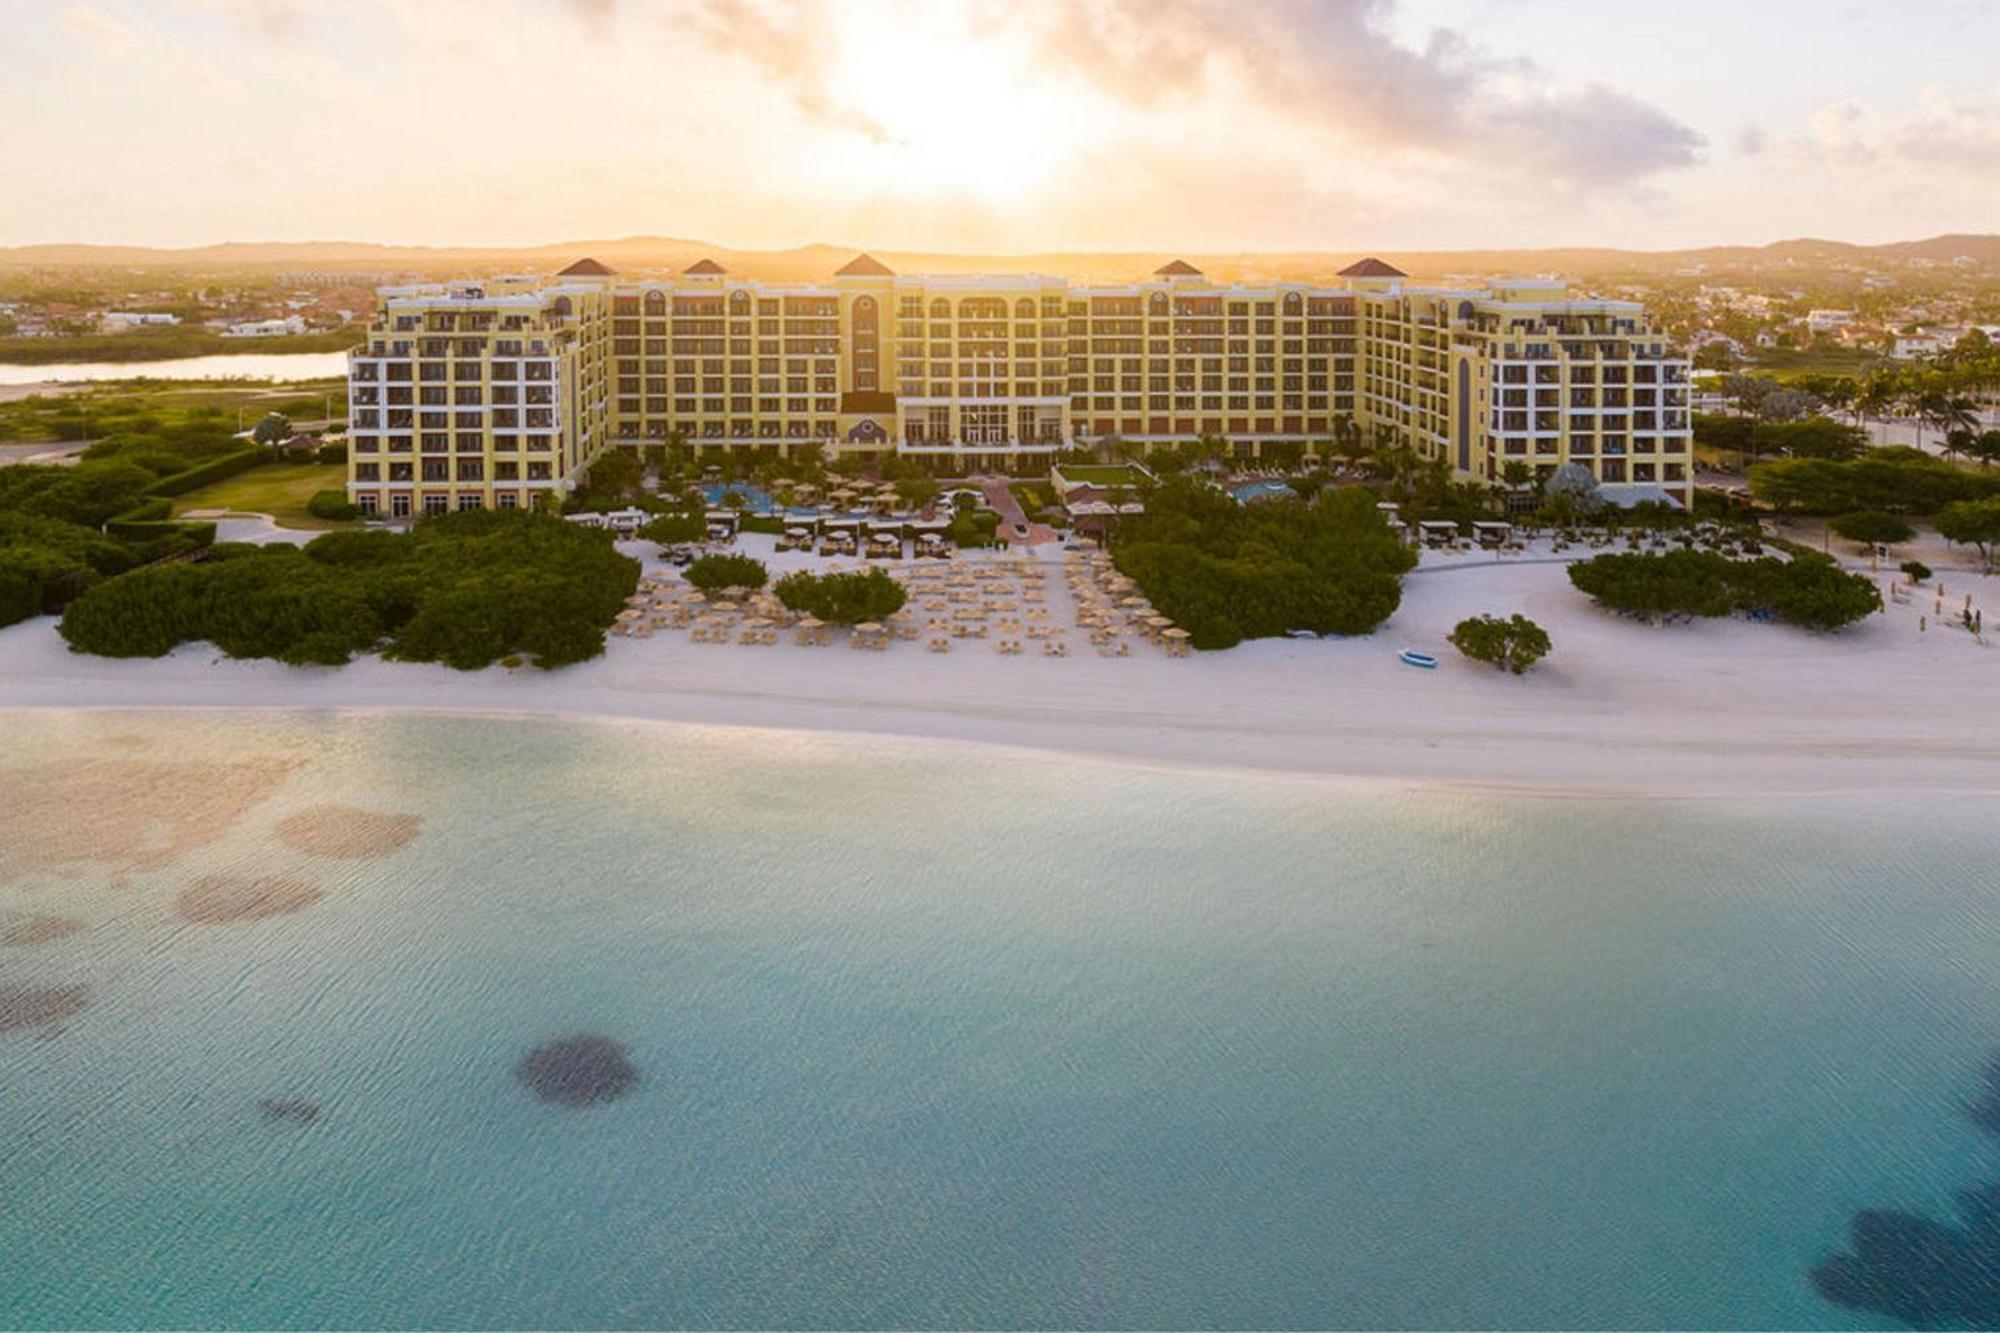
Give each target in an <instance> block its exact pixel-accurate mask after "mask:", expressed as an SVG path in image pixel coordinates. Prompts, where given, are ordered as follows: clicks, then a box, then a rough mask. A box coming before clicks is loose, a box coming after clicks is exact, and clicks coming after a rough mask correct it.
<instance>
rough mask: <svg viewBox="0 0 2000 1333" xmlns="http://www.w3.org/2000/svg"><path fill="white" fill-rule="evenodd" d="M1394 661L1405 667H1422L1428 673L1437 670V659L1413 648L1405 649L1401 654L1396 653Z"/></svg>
mask: <svg viewBox="0 0 2000 1333" xmlns="http://www.w3.org/2000/svg"><path fill="white" fill-rule="evenodd" d="M1396 660H1397V661H1399V662H1401V663H1403V665H1405V666H1413V667H1424V668H1425V669H1427V670H1430V671H1435V670H1437V664H1438V660H1437V658H1435V657H1433V656H1431V654H1429V653H1420V652H1418V651H1417V650H1416V649H1414V648H1405V649H1404V650H1403V651H1402V652H1400V653H1397V654H1396Z"/></svg>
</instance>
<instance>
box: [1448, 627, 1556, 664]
mask: <svg viewBox="0 0 2000 1333" xmlns="http://www.w3.org/2000/svg"><path fill="white" fill-rule="evenodd" d="M1451 645H1452V647H1454V648H1456V649H1458V651H1460V652H1461V653H1464V654H1465V655H1466V656H1467V657H1469V658H1471V659H1472V660H1473V661H1475V662H1490V663H1492V664H1493V665H1494V666H1495V667H1498V668H1499V669H1500V670H1502V671H1511V672H1513V673H1514V674H1515V675H1517V676H1518V675H1520V674H1521V673H1522V672H1523V671H1526V670H1527V669H1528V668H1529V667H1531V666H1533V665H1534V664H1535V663H1537V662H1539V661H1541V660H1542V659H1543V658H1544V657H1547V656H1548V655H1549V632H1548V631H1547V630H1545V629H1543V628H1542V627H1541V626H1540V625H1537V624H1536V623H1535V622H1534V621H1532V620H1530V619H1528V618H1527V617H1526V616H1524V615H1518V614H1516V615H1512V616H1509V617H1508V618H1507V619H1505V620H1502V619H1501V618H1500V617H1498V616H1474V617H1472V618H1470V619H1468V620H1461V621H1459V622H1458V624H1457V625H1456V626H1455V627H1454V628H1453V629H1452V631H1451Z"/></svg>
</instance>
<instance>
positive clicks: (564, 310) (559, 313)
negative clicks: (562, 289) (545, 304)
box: [550, 296, 572, 319]
mask: <svg viewBox="0 0 2000 1333" xmlns="http://www.w3.org/2000/svg"><path fill="white" fill-rule="evenodd" d="M550 309H551V310H553V311H554V312H555V315H556V318H557V319H568V318H569V317H570V312H571V310H572V307H571V305H570V303H569V298H568V297H567V296H558V297H557V298H556V303H555V304H554V305H553V306H551V307H550Z"/></svg>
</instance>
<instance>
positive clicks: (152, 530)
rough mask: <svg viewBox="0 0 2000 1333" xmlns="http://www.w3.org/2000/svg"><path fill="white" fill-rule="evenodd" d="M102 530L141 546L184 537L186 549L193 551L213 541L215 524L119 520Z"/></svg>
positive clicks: (150, 557) (195, 521)
mask: <svg viewBox="0 0 2000 1333" xmlns="http://www.w3.org/2000/svg"><path fill="white" fill-rule="evenodd" d="M104 530H105V532H107V533H109V534H110V535H111V536H113V537H117V538H120V539H121V540H124V541H128V542H135V543H138V544H140V545H142V546H144V545H148V544H151V543H155V542H158V541H160V540H161V539H163V538H169V537H184V538H186V539H187V545H188V549H193V548H194V547H200V546H207V545H208V544H209V543H211V542H213V541H214V540H215V524H214V523H213V522H211V521H209V520H207V519H197V520H194V521H192V522H177V521H173V520H164V521H153V520H145V521H141V522H136V523H128V522H126V521H124V520H123V519H120V520H118V521H116V522H112V523H107V524H105V525H104ZM147 558H148V559H156V558H157V556H151V555H149V556H148V557H147Z"/></svg>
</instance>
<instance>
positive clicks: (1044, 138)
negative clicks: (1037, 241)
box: [837, 28, 1074, 205]
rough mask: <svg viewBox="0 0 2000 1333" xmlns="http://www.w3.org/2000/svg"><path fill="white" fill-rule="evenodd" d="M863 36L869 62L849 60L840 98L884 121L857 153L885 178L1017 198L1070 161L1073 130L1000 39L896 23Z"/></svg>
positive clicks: (887, 182)
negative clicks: (909, 27)
mask: <svg viewBox="0 0 2000 1333" xmlns="http://www.w3.org/2000/svg"><path fill="white" fill-rule="evenodd" d="M860 40H861V41H863V42H865V44H866V46H867V48H868V59H867V60H866V61H857V62H854V63H852V64H849V65H847V66H845V68H848V69H851V70H852V71H853V72H852V74H850V75H848V76H846V77H844V78H843V79H842V80H841V81H840V82H839V84H838V88H837V95H838V96H839V98H840V99H841V103H842V105H843V106H846V107H850V108H852V109H853V110H854V111H855V112H856V113H858V115H860V116H862V117H865V118H866V120H867V121H868V122H870V123H872V124H873V125H875V126H878V127H880V130H881V135H880V137H879V138H877V139H874V140H872V141H869V142H867V143H866V144H865V146H863V148H862V149H861V156H862V158H863V159H864V161H865V162H866V163H867V166H868V169H870V170H872V171H874V172H876V173H879V176H880V182H879V183H880V184H881V185H883V186H885V187H888V186H893V187H901V188H906V189H914V188H924V187H930V188H935V189H937V190H939V191H941V192H949V193H953V194H961V195H970V196H973V197H976V198H979V199H981V200H984V201H986V202H989V203H993V204H996V205H1007V204H1018V203H1020V202H1022V201H1023V199H1024V197H1032V195H1033V194H1034V192H1035V191H1036V189H1037V188H1038V187H1040V186H1043V185H1045V184H1046V183H1047V181H1048V180H1049V178H1050V176H1051V174H1052V171H1053V170H1054V169H1056V168H1058V167H1060V165H1061V164H1062V163H1063V162H1064V161H1065V160H1066V159H1067V157H1068V152H1069V146H1070V145H1071V144H1072V143H1073V142H1074V130H1073V127H1066V126H1064V125H1063V123H1062V119H1061V116H1060V113H1059V109H1058V106H1057V104H1056V102H1055V99H1053V98H1052V97H1051V96H1050V94H1049V93H1048V91H1047V90H1046V89H1044V88H1040V87H1037V86H1036V85H1035V84H1033V83H1032V82H1030V81H1029V80H1026V79H1023V78H1021V77H1020V76H1019V73H1018V71H1017V69H1016V67H1015V64H1014V61H1013V59H1012V56H1013V53H1012V52H1010V51H1008V50H1007V49H1006V48H1005V46H1004V45H1003V44H1001V43H1000V42H998V41H992V42H972V41H968V40H964V39H963V38H959V39H957V40H953V39H952V38H951V37H947V36H945V35H943V34H938V33H933V32H928V31H923V30H916V31H908V30H897V29H893V28H887V29H880V30H875V31H871V32H869V33H868V34H867V35H866V37H865V38H863V39H860Z"/></svg>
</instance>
